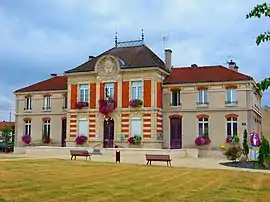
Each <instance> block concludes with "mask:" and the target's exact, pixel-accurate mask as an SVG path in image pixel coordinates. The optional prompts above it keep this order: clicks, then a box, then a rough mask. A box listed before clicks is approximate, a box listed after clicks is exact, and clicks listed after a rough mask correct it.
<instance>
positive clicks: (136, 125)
mask: <svg viewBox="0 0 270 202" xmlns="http://www.w3.org/2000/svg"><path fill="white" fill-rule="evenodd" d="M134 135H139V136H141V135H142V121H141V119H140V118H139V117H138V118H137V117H134V118H132V119H131V136H134Z"/></svg>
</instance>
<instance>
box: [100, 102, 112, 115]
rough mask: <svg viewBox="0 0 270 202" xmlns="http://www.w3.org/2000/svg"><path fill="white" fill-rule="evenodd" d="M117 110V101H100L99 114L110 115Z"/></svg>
mask: <svg viewBox="0 0 270 202" xmlns="http://www.w3.org/2000/svg"><path fill="white" fill-rule="evenodd" d="M114 110H115V101H114V100H113V99H111V98H109V99H108V100H105V99H100V100H99V112H100V113H102V114H104V115H108V114H110V113H112V112H113V111H114Z"/></svg>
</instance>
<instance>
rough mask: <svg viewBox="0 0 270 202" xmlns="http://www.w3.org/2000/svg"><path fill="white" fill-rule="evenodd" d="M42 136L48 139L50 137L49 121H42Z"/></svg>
mask: <svg viewBox="0 0 270 202" xmlns="http://www.w3.org/2000/svg"><path fill="white" fill-rule="evenodd" d="M43 135H46V136H47V137H50V135H51V120H45V121H43Z"/></svg>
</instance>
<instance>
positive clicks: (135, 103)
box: [129, 99, 143, 107]
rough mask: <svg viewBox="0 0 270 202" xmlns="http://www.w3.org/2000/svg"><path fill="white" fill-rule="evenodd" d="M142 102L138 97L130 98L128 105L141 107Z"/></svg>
mask: <svg viewBox="0 0 270 202" xmlns="http://www.w3.org/2000/svg"><path fill="white" fill-rule="evenodd" d="M142 104H143V101H142V100H140V99H132V100H130V101H129V106H130V107H141V106H142Z"/></svg>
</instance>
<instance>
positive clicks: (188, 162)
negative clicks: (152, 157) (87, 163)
mask: <svg viewBox="0 0 270 202" xmlns="http://www.w3.org/2000/svg"><path fill="white" fill-rule="evenodd" d="M29 159H70V156H67V155H54V156H45V155H40V156H27V155H25V154H17V155H16V154H0V161H20V160H29ZM80 159H81V160H84V158H83V157H82V158H79V157H78V160H80ZM92 161H96V162H115V157H114V156H110V155H94V156H92ZM225 161H226V160H225V159H213V158H177V159H173V161H172V166H175V167H186V168H199V169H226V170H238V171H250V172H264V173H269V174H270V171H269V170H255V169H242V168H233V167H228V166H223V165H220V164H219V163H220V162H225ZM121 163H130V164H141V165H145V159H144V156H143V157H138V156H124V157H122V158H121ZM152 165H166V163H163V162H160V163H159V162H157V163H152Z"/></svg>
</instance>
